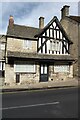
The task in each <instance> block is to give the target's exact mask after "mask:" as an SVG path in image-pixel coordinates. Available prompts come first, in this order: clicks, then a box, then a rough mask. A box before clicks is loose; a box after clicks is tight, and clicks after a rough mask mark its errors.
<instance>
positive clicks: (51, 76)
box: [49, 65, 73, 82]
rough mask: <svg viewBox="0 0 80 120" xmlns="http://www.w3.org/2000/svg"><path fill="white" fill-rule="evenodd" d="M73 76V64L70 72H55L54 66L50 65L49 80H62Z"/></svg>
mask: <svg viewBox="0 0 80 120" xmlns="http://www.w3.org/2000/svg"><path fill="white" fill-rule="evenodd" d="M70 78H73V65H70V68H69V73H65V72H63V73H60V72H59V73H54V66H52V65H50V66H49V81H54V82H56V81H62V80H68V79H70Z"/></svg>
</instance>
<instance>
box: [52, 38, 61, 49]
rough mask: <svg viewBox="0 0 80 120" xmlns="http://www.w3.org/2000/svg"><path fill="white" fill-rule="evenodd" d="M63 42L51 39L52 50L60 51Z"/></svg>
mask: <svg viewBox="0 0 80 120" xmlns="http://www.w3.org/2000/svg"><path fill="white" fill-rule="evenodd" d="M60 44H61V43H60V42H59V41H58V40H55V41H54V40H51V41H50V50H52V51H60V47H61V45H60Z"/></svg>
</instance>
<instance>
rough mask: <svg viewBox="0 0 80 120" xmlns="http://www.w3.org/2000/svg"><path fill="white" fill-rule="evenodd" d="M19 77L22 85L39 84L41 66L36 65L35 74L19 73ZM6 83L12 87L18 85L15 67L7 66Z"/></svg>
mask: <svg viewBox="0 0 80 120" xmlns="http://www.w3.org/2000/svg"><path fill="white" fill-rule="evenodd" d="M19 75H20V84H24V83H27V84H29V83H36V82H39V65H36V72H35V73H19ZM5 83H6V84H10V85H15V84H16V73H15V71H14V65H10V64H6V66H5Z"/></svg>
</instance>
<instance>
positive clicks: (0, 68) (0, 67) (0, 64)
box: [0, 61, 2, 71]
mask: <svg viewBox="0 0 80 120" xmlns="http://www.w3.org/2000/svg"><path fill="white" fill-rule="evenodd" d="M0 71H2V62H1V61H0Z"/></svg>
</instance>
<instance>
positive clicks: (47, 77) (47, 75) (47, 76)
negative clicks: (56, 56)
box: [39, 63, 49, 82]
mask: <svg viewBox="0 0 80 120" xmlns="http://www.w3.org/2000/svg"><path fill="white" fill-rule="evenodd" d="M42 65H43V74H41V66H42ZM45 65H46V66H47V74H44V69H45ZM39 73H40V80H39V82H48V79H49V65H48V64H47V63H41V64H40V70H39ZM41 76H43V77H44V78H45V76H46V80H41Z"/></svg>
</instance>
